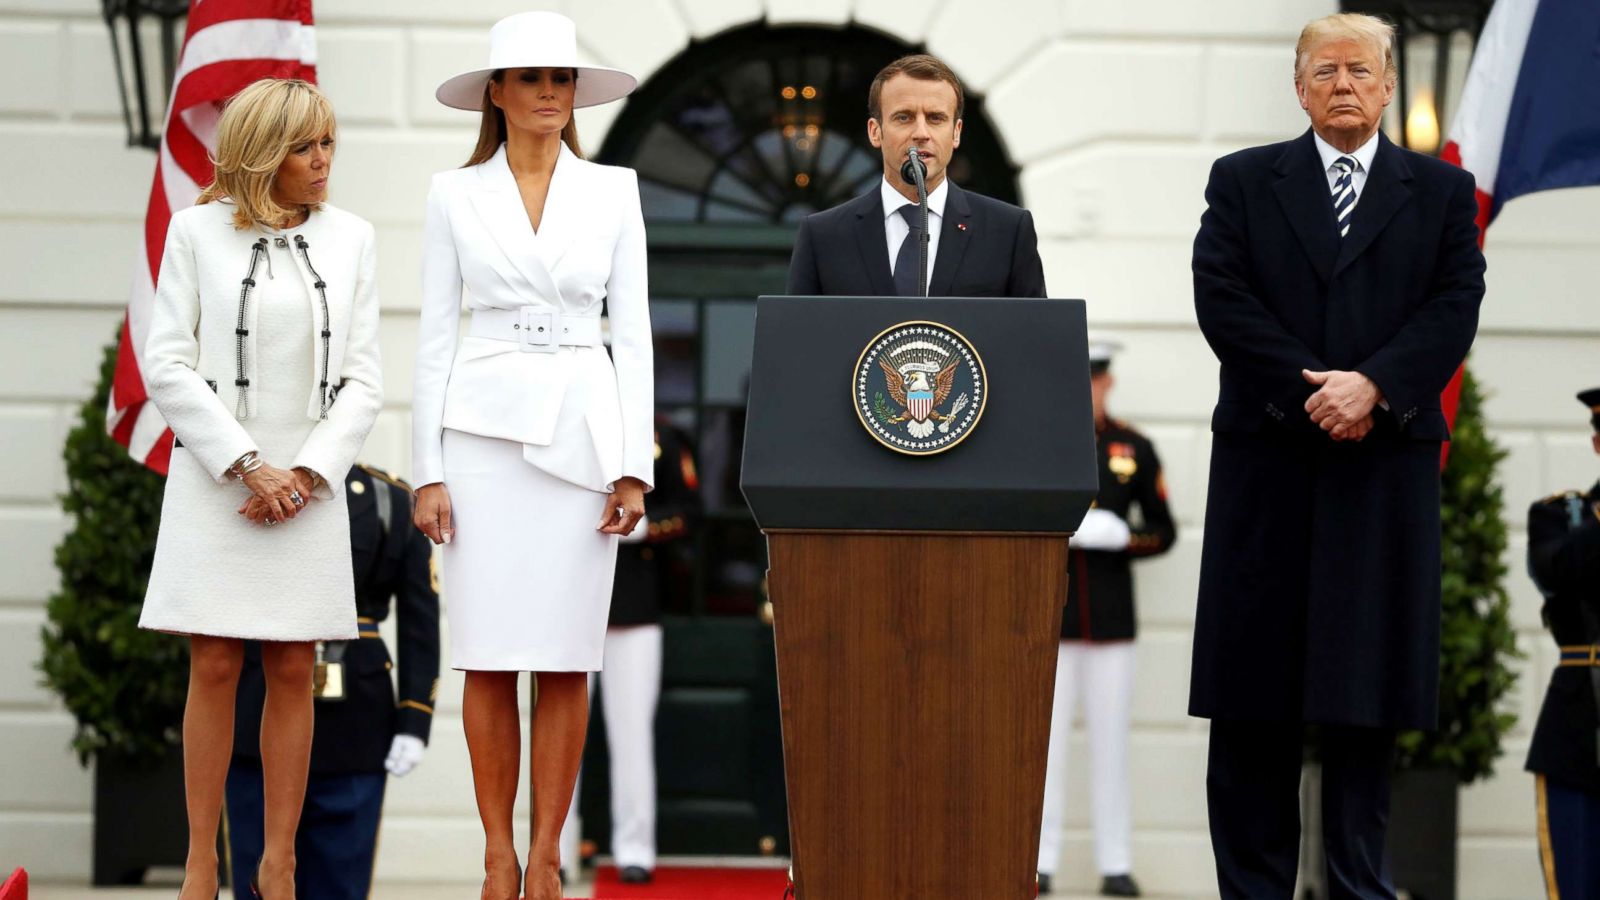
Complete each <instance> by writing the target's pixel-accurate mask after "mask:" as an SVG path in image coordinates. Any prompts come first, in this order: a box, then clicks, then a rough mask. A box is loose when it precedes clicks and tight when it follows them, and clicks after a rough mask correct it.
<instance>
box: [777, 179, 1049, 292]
mask: <svg viewBox="0 0 1600 900" xmlns="http://www.w3.org/2000/svg"><path fill="white" fill-rule="evenodd" d="M947 183H948V184H949V185H950V188H949V196H948V197H946V198H945V206H944V223H943V225H942V226H941V227H940V230H939V252H938V255H937V256H935V257H934V260H933V271H932V272H931V273H929V275H928V296H930V297H1043V296H1045V291H1044V264H1043V263H1041V262H1040V261H1039V236H1038V234H1037V233H1036V232H1035V231H1034V229H1033V214H1032V213H1029V212H1028V211H1027V210H1025V209H1021V208H1019V207H1015V206H1012V205H1011V204H1009V203H1006V202H1003V201H1000V200H995V199H993V198H992V197H985V196H983V195H982V194H974V193H972V192H971V191H964V190H962V189H961V188H959V187H957V186H956V185H955V184H954V183H953V182H947ZM788 293H789V294H790V295H791V296H801V297H803V296H834V297H839V296H843V297H892V296H894V295H895V289H894V277H893V276H892V275H891V274H890V272H889V247H888V243H887V241H886V240H885V238H884V234H883V199H882V194H881V192H880V191H879V186H878V183H877V182H873V185H872V190H871V191H869V192H868V193H866V194H863V195H862V196H860V197H857V198H856V199H854V200H851V201H850V202H848V203H841V204H840V205H838V206H835V207H834V208H833V209H829V210H824V211H822V212H819V213H814V214H812V215H809V216H807V217H806V218H805V219H804V220H802V221H801V222H800V233H799V234H798V235H796V237H795V242H794V255H793V256H792V257H790V260H789V287H788Z"/></svg>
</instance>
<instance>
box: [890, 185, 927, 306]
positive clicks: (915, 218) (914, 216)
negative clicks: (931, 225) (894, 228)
mask: <svg viewBox="0 0 1600 900" xmlns="http://www.w3.org/2000/svg"><path fill="white" fill-rule="evenodd" d="M898 212H899V213H900V218H902V219H905V220H906V224H907V225H910V226H911V233H910V234H907V235H906V239H905V240H903V241H901V242H900V252H899V253H897V254H895V257H894V292H895V296H898V297H921V296H922V292H921V291H920V290H919V289H918V285H917V275H918V262H917V248H918V247H920V246H921V245H922V221H921V219H922V215H921V213H920V212H918V207H917V204H915V203H907V204H906V205H905V206H902V207H900V209H899V210H898ZM928 219H929V221H932V219H933V216H932V215H931V214H930V215H929V216H928ZM929 249H932V248H929ZM929 262H932V260H929ZM930 274H931V273H930Z"/></svg>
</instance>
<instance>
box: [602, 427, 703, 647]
mask: <svg viewBox="0 0 1600 900" xmlns="http://www.w3.org/2000/svg"><path fill="white" fill-rule="evenodd" d="M655 436H656V447H655V455H656V469H655V476H656V480H655V489H654V490H652V491H651V492H650V502H649V503H648V504H646V506H645V516H646V517H647V518H648V519H649V522H648V524H647V526H646V529H645V538H644V540H643V541H640V542H638V543H632V542H623V543H620V544H618V545H617V574H616V578H615V580H614V581H613V582H612V588H611V618H610V621H609V624H610V625H611V626H612V627H617V626H627V625H651V624H658V623H660V621H661V607H662V602H663V600H664V599H666V598H665V597H664V596H663V595H670V587H671V585H670V584H669V582H670V581H671V580H672V579H673V578H674V576H676V575H681V574H683V570H684V569H686V568H687V565H686V563H687V560H686V559H684V557H685V556H686V555H687V553H688V552H690V551H691V550H692V549H693V544H694V541H693V540H692V538H693V537H694V530H693V529H694V527H695V524H696V518H697V517H698V514H699V511H700V509H699V507H700V474H699V472H698V471H697V470H696V468H695V463H694V451H693V449H692V448H691V447H690V441H689V435H688V434H687V433H685V432H684V431H683V429H681V428H679V427H678V426H676V425H674V424H673V423H672V422H671V420H669V419H667V418H666V417H665V416H659V415H658V416H656V435H655Z"/></svg>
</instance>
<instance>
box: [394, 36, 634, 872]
mask: <svg viewBox="0 0 1600 900" xmlns="http://www.w3.org/2000/svg"><path fill="white" fill-rule="evenodd" d="M633 86H634V79H633V77H632V76H629V75H627V74H625V73H622V72H618V71H615V70H612V69H603V68H596V67H593V66H583V65H580V64H579V62H578V57H577V38H576V35H575V33H574V28H573V24H572V22H571V20H569V19H567V18H566V17H564V16H560V15H557V14H555V13H542V12H535V13H522V14H519V15H515V16H511V17H509V18H507V19H504V20H502V21H500V22H499V23H498V24H496V25H495V26H494V29H493V30H492V31H491V33H490V53H489V65H488V67H486V68H483V69H478V70H475V71H472V72H467V73H464V74H462V75H459V76H456V77H455V78H452V79H450V80H449V81H446V82H445V83H444V84H443V85H441V86H440V87H439V89H438V91H437V96H438V98H439V100H440V101H441V102H442V103H444V104H446V105H448V106H452V107H456V108H459V109H467V110H473V111H479V112H481V115H482V119H481V124H480V132H479V140H478V145H477V148H476V149H475V150H474V152H473V153H472V156H471V158H470V159H469V160H468V162H467V165H466V166H465V167H463V168H461V169H456V170H453V171H449V172H443V173H441V174H439V175H436V176H434V179H433V185H432V189H431V190H430V192H429V195H428V212H427V223H426V226H425V228H424V233H423V273H422V295H423V297H422V304H423V305H422V321H421V327H420V337H419V340H418V347H417V368H416V387H415V391H414V400H413V411H412V415H413V422H414V428H415V452H414V456H413V465H414V469H415V471H414V475H415V479H414V480H415V482H416V484H418V485H419V487H418V488H417V502H416V524H417V527H418V528H420V529H422V530H423V531H424V532H425V533H426V534H427V535H428V537H429V538H431V539H432V540H434V541H435V542H436V543H441V544H444V545H445V546H444V597H445V601H446V604H447V608H448V612H449V621H450V644H451V661H450V664H451V666H452V667H454V668H456V669H462V670H465V671H466V673H467V675H466V688H465V693H464V696H463V701H462V718H463V722H464V726H465V728H466V733H467V747H468V750H469V751H470V753H471V757H472V773H473V784H474V787H475V790H476V793H477V800H478V814H479V816H480V818H481V819H482V820H483V828H484V837H485V845H486V846H485V852H484V883H483V890H482V895H483V897H484V898H488V900H503V898H516V897H519V896H521V894H520V893H519V892H518V887H519V881H520V882H523V884H524V886H525V889H526V896H527V898H528V900H557V898H559V897H560V896H561V886H560V879H559V869H560V864H561V859H560V850H559V838H560V835H561V826H562V822H563V821H564V819H565V817H566V812H567V805H568V802H569V801H570V798H571V796H572V790H573V783H574V781H575V780H576V778H577V773H578V764H579V760H580V757H581V755H582V752H583V741H584V732H585V730H586V729H587V727H588V714H589V697H588V677H587V673H589V672H593V671H597V670H599V668H600V664H601V656H602V653H603V648H604V645H605V634H606V620H607V613H608V611H609V607H610V602H611V585H612V578H613V575H614V574H615V570H616V553H617V540H618V537H619V536H621V535H625V534H628V533H629V532H631V531H632V530H633V529H634V527H635V526H636V525H637V524H638V523H639V521H640V520H641V518H642V517H643V515H644V494H645V492H646V491H647V490H649V483H650V480H651V478H652V474H653V471H654V447H655V441H654V436H653V412H654V401H653V396H652V371H651V365H652V364H651V338H650V317H649V311H648V306H647V292H646V278H645V241H644V219H643V216H642V214H641V211H640V206H639V192H638V183H637V180H636V178H635V175H634V173H633V171H632V170H629V169H621V168H613V167H609V166H600V165H596V164H594V163H590V162H587V161H585V160H584V159H583V157H582V155H581V153H580V152H579V149H578V141H577V131H576V129H575V127H574V126H573V123H572V110H573V109H574V108H575V107H579V106H589V105H594V104H597V103H605V102H608V101H611V100H616V99H618V98H621V97H623V96H625V95H626V94H627V93H628V92H629V91H631V90H632V89H633ZM463 287H465V290H466V295H467V298H468V303H467V305H468V308H469V309H470V311H471V317H470V320H469V321H468V322H466V323H463V322H462V321H461V301H462V289H463ZM602 310H604V312H605V313H606V314H607V317H608V320H609V324H610V334H611V341H612V353H611V354H610V355H609V356H608V355H607V353H606V350H605V348H604V346H602V343H601V320H600V316H601V312H602ZM463 334H464V337H463ZM458 344H459V347H458ZM521 672H533V673H534V678H535V683H536V698H537V699H536V701H535V702H536V704H537V714H536V716H535V717H534V722H533V728H532V738H531V748H530V758H531V771H532V782H533V783H532V793H533V829H532V845H531V846H530V847H529V849H528V856H527V869H526V872H524V871H523V870H522V868H521V865H520V863H519V859H518V854H517V848H516V847H515V845H514V843H513V838H512V824H511V820H512V807H513V804H514V802H515V799H516V793H517V780H518V774H519V764H520V760H521V746H520V744H521V734H520V720H521V713H520V711H519V709H518V703H517V680H518V677H519V673H521Z"/></svg>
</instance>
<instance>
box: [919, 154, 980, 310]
mask: <svg viewBox="0 0 1600 900" xmlns="http://www.w3.org/2000/svg"><path fill="white" fill-rule="evenodd" d="M945 184H946V185H948V187H947V188H946V189H945V190H946V195H947V196H946V197H945V198H944V216H943V221H942V222H941V223H940V224H939V255H938V256H936V257H934V260H933V275H932V276H931V277H930V278H929V279H928V296H930V297H946V296H949V294H950V285H951V284H952V283H954V281H955V277H956V272H957V271H959V270H960V268H961V258H962V256H964V255H965V254H966V252H967V242H968V241H969V240H970V238H968V237H967V227H966V226H967V225H968V220H969V219H971V217H972V204H970V203H968V202H967V192H966V191H963V190H962V189H961V188H958V187H956V186H955V184H954V183H952V182H950V181H946V182H945Z"/></svg>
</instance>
